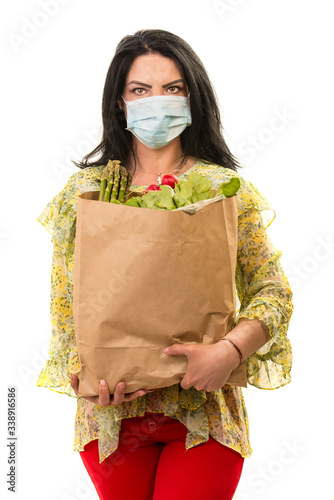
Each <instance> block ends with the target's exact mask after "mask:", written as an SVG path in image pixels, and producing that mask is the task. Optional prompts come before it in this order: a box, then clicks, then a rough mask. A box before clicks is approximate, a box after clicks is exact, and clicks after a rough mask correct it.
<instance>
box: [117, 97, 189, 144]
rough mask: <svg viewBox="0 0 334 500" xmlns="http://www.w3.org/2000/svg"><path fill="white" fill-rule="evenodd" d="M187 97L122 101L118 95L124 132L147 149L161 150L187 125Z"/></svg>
mask: <svg viewBox="0 0 334 500" xmlns="http://www.w3.org/2000/svg"><path fill="white" fill-rule="evenodd" d="M189 95H190V94H189ZM189 95H188V97H180V96H153V97H144V98H142V99H136V100H134V101H125V99H124V97H123V96H122V98H123V101H124V102H125V103H126V109H127V128H126V130H129V131H130V132H132V133H133V135H135V136H136V137H137V139H138V140H139V141H140V142H142V143H143V144H145V146H147V147H148V148H151V149H159V148H163V147H164V146H166V145H167V144H169V143H170V142H171V141H172V140H173V139H175V137H178V136H179V135H180V134H181V133H182V132H183V131H184V129H185V128H186V127H188V126H189V125H191V113H190V106H189Z"/></svg>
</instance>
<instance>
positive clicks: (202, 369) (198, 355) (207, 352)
mask: <svg viewBox="0 0 334 500" xmlns="http://www.w3.org/2000/svg"><path fill="white" fill-rule="evenodd" d="M163 352H164V353H165V354H167V355H168V356H187V358H188V367H187V371H186V373H185V376H184V377H183V379H182V381H181V382H180V384H181V387H182V388H183V389H189V387H192V386H193V387H195V389H197V390H198V391H203V390H204V391H208V392H211V391H215V390H217V389H220V388H221V387H223V385H224V384H225V383H226V381H227V379H228V378H229V376H230V374H231V372H232V371H233V370H234V369H235V368H236V367H237V366H238V365H239V363H240V359H239V355H238V353H237V351H236V349H235V348H234V347H233V346H232V345H231V344H230V343H229V342H217V344H173V345H172V346H170V347H167V348H166V349H164V351H163Z"/></svg>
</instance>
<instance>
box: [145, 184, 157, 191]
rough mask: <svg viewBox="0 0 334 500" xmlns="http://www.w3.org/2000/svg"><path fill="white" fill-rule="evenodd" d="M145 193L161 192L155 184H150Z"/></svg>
mask: <svg viewBox="0 0 334 500" xmlns="http://www.w3.org/2000/svg"><path fill="white" fill-rule="evenodd" d="M147 191H161V189H160V186H158V185H157V184H150V185H149V186H148V187H147V188H146V190H145V193H147Z"/></svg>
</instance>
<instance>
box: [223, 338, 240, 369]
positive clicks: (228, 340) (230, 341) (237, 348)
mask: <svg viewBox="0 0 334 500" xmlns="http://www.w3.org/2000/svg"><path fill="white" fill-rule="evenodd" d="M221 340H227V342H229V343H230V344H232V345H233V347H235V349H236V350H237V351H238V354H239V358H240V363H242V354H241V351H240V349H239V347H237V346H236V345H235V343H234V342H232V340H230V339H226V338H225V337H224V338H222V339H221Z"/></svg>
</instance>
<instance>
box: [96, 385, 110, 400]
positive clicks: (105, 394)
mask: <svg viewBox="0 0 334 500" xmlns="http://www.w3.org/2000/svg"><path fill="white" fill-rule="evenodd" d="M98 404H99V405H100V406H109V405H110V393H109V387H108V385H107V383H106V381H105V380H101V381H100V387H99V403H98Z"/></svg>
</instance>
